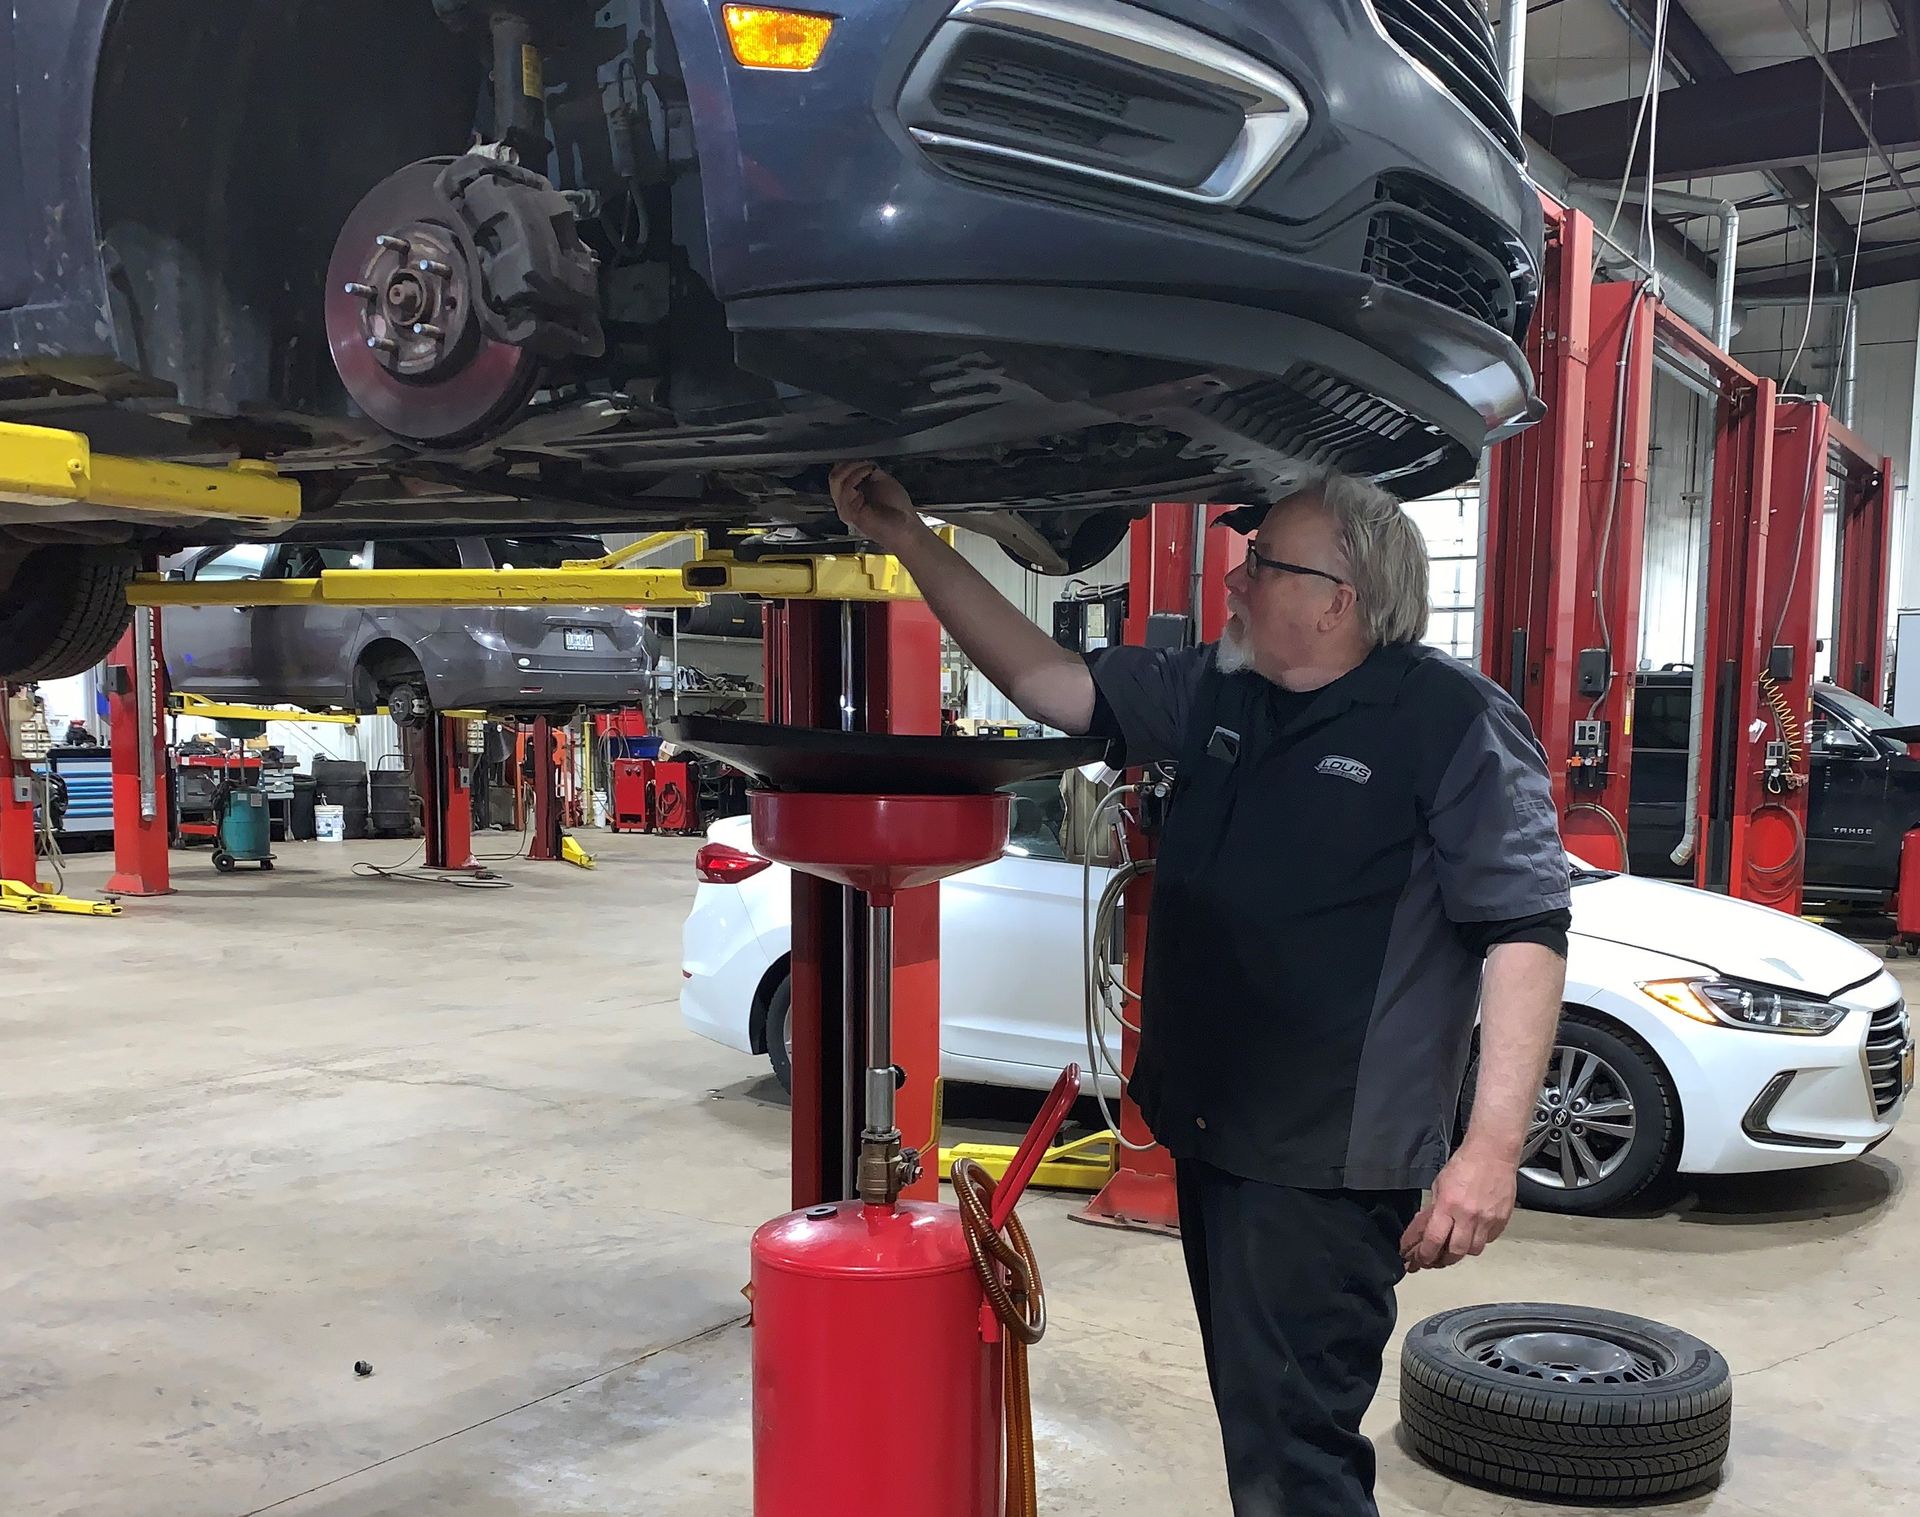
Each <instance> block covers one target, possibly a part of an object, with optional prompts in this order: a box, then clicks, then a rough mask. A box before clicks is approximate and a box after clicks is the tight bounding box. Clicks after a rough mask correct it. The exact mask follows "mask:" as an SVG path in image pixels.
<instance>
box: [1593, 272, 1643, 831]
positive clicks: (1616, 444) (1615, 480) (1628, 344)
mask: <svg viewBox="0 0 1920 1517" xmlns="http://www.w3.org/2000/svg"><path fill="white" fill-rule="evenodd" d="M1649 288H1650V286H1649V285H1648V284H1647V282H1645V281H1642V282H1641V283H1639V284H1637V285H1635V286H1634V290H1633V299H1632V300H1631V301H1629V302H1628V304H1627V321H1626V330H1625V332H1624V334H1623V335H1622V337H1621V341H1620V357H1619V360H1618V361H1617V362H1616V363H1615V364H1614V372H1613V467H1612V468H1611V469H1610V470H1609V471H1608V474H1607V505H1606V511H1605V514H1604V515H1603V517H1602V519H1601V528H1600V541H1599V543H1598V545H1597V546H1596V548H1595V551H1594V555H1593V600H1594V609H1595V612H1596V614H1597V615H1598V617H1599V621H1600V646H1601V647H1602V648H1603V649H1604V650H1605V651H1606V655H1607V678H1606V682H1605V683H1604V684H1603V685H1602V686H1601V687H1600V693H1599V694H1598V695H1596V696H1594V698H1593V704H1592V705H1590V706H1589V707H1588V708H1587V715H1588V717H1589V718H1591V717H1592V716H1593V715H1594V713H1595V712H1597V711H1598V710H1599V709H1600V705H1601V702H1603V701H1604V700H1606V698H1607V692H1608V691H1609V690H1610V689H1611V688H1612V686H1613V629H1612V628H1611V627H1609V626H1608V625H1607V596H1606V576H1607V558H1608V556H1609V555H1610V553H1611V552H1612V549H1613V523H1614V518H1615V516H1616V514H1617V512H1618V509H1619V505H1620V475H1621V472H1622V471H1623V470H1624V469H1625V467H1626V461H1627V458H1626V455H1627V387H1628V383H1629V380H1630V375H1629V373H1628V368H1627V359H1628V357H1629V355H1631V354H1632V352H1633V325H1634V322H1635V321H1636V320H1637V319H1638V317H1639V315H1640V303H1641V302H1642V301H1643V300H1645V299H1646V298H1647V293H1648V290H1649ZM1616 825H1617V824H1616ZM1623 857H1624V855H1623Z"/></svg>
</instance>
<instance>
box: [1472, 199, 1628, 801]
mask: <svg viewBox="0 0 1920 1517" xmlns="http://www.w3.org/2000/svg"><path fill="white" fill-rule="evenodd" d="M1545 205H1546V211H1547V256H1546V267H1545V270H1544V274H1543V279H1542V284H1541V295H1540V306H1539V310H1538V312H1537V314H1536V315H1535V316H1534V319H1533V326H1532V329H1531V330H1530V331H1529V333H1528V337H1527V361H1528V363H1529V364H1530V365H1531V367H1532V369H1533V372H1534V376H1535V382H1536V383H1537V384H1538V385H1539V388H1540V396H1541V399H1542V400H1543V401H1544V402H1545V403H1546V407H1547V417H1546V420H1544V421H1542V422H1541V423H1540V424H1539V425H1538V426H1535V427H1532V428H1529V429H1528V430H1527V431H1525V432H1522V433H1521V434H1520V435H1519V436H1518V437H1515V438H1513V439H1511V440H1510V441H1508V442H1504V443H1502V444H1501V445H1500V446H1499V447H1497V448H1495V449H1494V450H1493V451H1492V453H1490V454H1489V455H1488V459H1487V463H1488V489H1487V517H1486V537H1485V544H1484V547H1483V550H1482V553H1483V561H1484V563H1485V572H1484V575H1483V578H1484V580H1485V590H1484V592H1483V597H1484V605H1485V611H1484V613H1483V614H1482V616H1481V619H1480V667H1481V669H1482V670H1484V671H1485V672H1486V674H1487V675H1488V677H1490V678H1491V679H1494V680H1496V681H1498V682H1499V683H1500V684H1501V685H1502V686H1504V687H1505V689H1506V691H1507V693H1508V694H1509V695H1511V696H1512V697H1513V698H1514V700H1515V701H1517V702H1519V704H1520V706H1521V707H1522V709H1524V710H1525V711H1526V713H1527V718H1528V720H1530V721H1531V722H1532V723H1533V728H1534V731H1535V732H1536V733H1537V734H1538V735H1539V738H1540V741H1541V743H1542V744H1543V745H1544V746H1545V747H1546V750H1547V757H1548V760H1549V766H1550V771H1551V773H1552V775H1553V783H1554V795H1555V799H1556V802H1557V804H1558V805H1559V807H1560V808H1561V809H1562V810H1564V809H1565V807H1566V774H1567V761H1568V759H1569V758H1570V757H1571V753H1570V751H1569V748H1568V745H1569V743H1570V742H1571V741H1572V735H1573V712H1574V700H1573V650H1574V649H1575V647H1576V646H1577V643H1576V634H1575V631H1574V619H1575V614H1576V604H1577V603H1578V602H1579V601H1581V600H1583V599H1584V597H1582V596H1580V595H1579V594H1578V590H1577V584H1576V575H1575V573H1574V572H1573V567H1572V566H1573V565H1574V564H1575V562H1576V560H1577V558H1578V555H1579V551H1580V549H1579V544H1580V539H1581V530H1580V529H1581V525H1582V519H1581V507H1582V492H1581V473H1582V470H1583V469H1584V468H1585V466H1586V458H1587V451H1588V450H1587V447H1586V434H1585V430H1584V427H1583V426H1582V425H1581V423H1582V422H1583V421H1584V418H1585V416H1586V411H1587V382H1588V373H1589V369H1588V357H1589V348H1590V341H1591V327H1590V325H1589V322H1590V318H1591V316H1592V304H1593V223H1592V222H1590V221H1589V220H1588V219H1587V218H1586V217H1585V216H1583V215H1581V214H1580V212H1578V211H1573V210H1563V209H1562V208H1561V207H1560V206H1559V205H1557V204H1556V203H1555V202H1553V201H1551V200H1549V201H1546V202H1545ZM1609 377H1611V376H1609Z"/></svg>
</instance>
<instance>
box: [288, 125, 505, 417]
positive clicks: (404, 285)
mask: <svg viewBox="0 0 1920 1517" xmlns="http://www.w3.org/2000/svg"><path fill="white" fill-rule="evenodd" d="M449 161H451V160H447V159H426V160H423V161H422V162H419V163H412V164H408V165H407V167H405V168H403V169H401V170H399V171H398V172H397V173H395V174H392V175H390V176H389V177H387V178H386V179H384V180H382V181H381V182H380V183H379V184H377V185H375V186H374V187H373V188H372V189H371V190H369V191H368V192H367V194H366V196H365V198H363V199H362V200H361V202H360V204H359V205H358V206H356V207H355V208H354V210H353V213H352V214H351V215H350V216H348V218H347V220H346V224H345V225H344V226H343V227H342V228H341V231H340V236H339V239H338V241H337V242H336V243H335V244H334V251H333V259H332V262H331V263H330V264H329V265H328V268H327V295H326V302H327V304H326V319H327V341H328V344H329V346H330V347H331V349H332V352H333V363H334V367H335V368H336V369H337V370H338V371H339V373H340V379H341V382H342V383H343V384H345V386H346V389H347V393H348V395H350V396H351V397H352V398H353V401H354V403H355V404H356V405H358V406H359V407H360V409H361V410H363V411H364V412H366V414H367V416H368V417H369V418H370V419H372V420H373V421H374V422H376V423H377V424H378V425H380V426H381V427H383V428H385V429H386V430H387V431H388V432H391V433H393V434H394V435H395V436H396V437H400V438H403V439H405V440H406V441H408V442H412V443H415V444H418V445H420V446H424V447H457V446H461V445H463V444H467V443H472V442H475V441H478V440H480V439H482V438H484V437H487V436H489V435H492V434H493V433H495V432H497V431H499V430H500V428H501V427H503V426H505V425H506V424H507V423H508V422H509V421H511V420H512V418H513V417H514V415H515V414H516V413H517V412H518V411H519V410H520V409H521V408H522V407H523V406H524V405H525V404H526V402H527V400H528V398H529V397H530V396H531V395H532V393H533V388H534V384H535V381H536V379H537V377H538V370H539V360H538V358H537V357H536V355H534V354H533V353H531V352H529V351H528V350H527V349H526V348H523V347H517V346H515V345H513V344H511V343H506V342H501V341H499V340H498V339H497V338H494V337H489V336H488V335H487V333H486V332H485V331H484V330H483V327H482V312H481V310H480V305H481V300H480V275H479V273H478V270H479V267H480V263H479V260H478V258H477V257H475V256H474V252H473V249H472V248H471V247H470V245H469V243H468V240H467V238H466V235H465V233H464V232H463V231H462V230H460V229H459V226H458V222H459V217H458V216H457V214H456V213H455V212H454V210H453V208H452V206H451V205H450V204H449V203H448V201H447V199H446V196H445V195H444V194H443V193H442V191H441V188H440V179H441V174H442V171H443V170H444V169H445V167H446V165H447V163H448V162H449Z"/></svg>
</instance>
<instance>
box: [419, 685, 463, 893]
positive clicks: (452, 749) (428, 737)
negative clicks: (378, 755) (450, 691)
mask: <svg viewBox="0 0 1920 1517" xmlns="http://www.w3.org/2000/svg"><path fill="white" fill-rule="evenodd" d="M467 740H468V723H467V722H465V721H463V720H461V719H460V718H458V717H451V716H435V717H433V718H432V719H431V720H430V721H429V722H428V724H427V725H426V726H425V727H424V728H422V729H421V730H420V731H419V732H418V733H416V734H415V742H414V753H413V762H414V784H415V786H416V788H417V789H418V790H419V792H420V814H421V830H422V832H423V833H424V835H425V842H424V858H425V866H426V867H427V868H428V869H449V870H452V869H472V868H474V867H475V865H474V862H473V754H472V752H471V751H470V750H469V748H468V741H467Z"/></svg>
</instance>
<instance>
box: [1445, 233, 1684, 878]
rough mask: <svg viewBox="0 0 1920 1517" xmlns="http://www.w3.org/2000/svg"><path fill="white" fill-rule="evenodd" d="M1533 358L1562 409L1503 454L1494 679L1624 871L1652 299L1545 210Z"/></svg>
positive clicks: (1566, 794) (1490, 604)
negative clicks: (1610, 275) (1600, 273)
mask: <svg viewBox="0 0 1920 1517" xmlns="http://www.w3.org/2000/svg"><path fill="white" fill-rule="evenodd" d="M1547 211H1548V244H1547V247H1548V256H1547V267H1546V278H1545V283H1544V286H1543V291H1542V298H1541V307H1540V314H1539V315H1538V316H1537V317H1536V318H1535V320H1534V326H1533V335H1532V337H1531V339H1530V346H1529V356H1530V357H1531V358H1532V360H1533V362H1534V365H1535V370H1536V373H1537V374H1538V376H1539V379H1540V383H1541V385H1542V387H1543V393H1544V395H1545V398H1546V400H1547V404H1548V407H1549V415H1548V417H1547V419H1546V420H1545V421H1544V422H1542V423H1541V424H1540V425H1539V426H1538V427H1535V428H1533V429H1532V430H1531V431H1529V432H1526V433H1523V434H1522V435H1521V436H1519V437H1517V438H1515V439H1513V440H1511V441H1509V442H1506V443H1503V444H1501V445H1500V446H1499V447H1498V448H1496V449H1495V450H1494V452H1493V455H1492V460H1491V465H1490V466H1491V468H1492V471H1493V474H1492V481H1491V486H1492V487H1491V491H1490V501H1491V504H1490V508H1489V510H1488V514H1487V543H1486V552H1485V564H1486V571H1485V578H1486V585H1487V592H1486V595H1487V610H1486V614H1485V616H1484V617H1483V618H1482V621H1481V645H1480V662H1481V667H1482V668H1483V669H1485V670H1486V672H1487V673H1488V674H1489V675H1490V676H1491V677H1492V678H1494V679H1496V680H1498V681H1499V682H1500V683H1501V684H1502V685H1504V686H1505V687H1506V688H1507V689H1508V691H1509V692H1510V693H1511V694H1512V695H1513V696H1514V698H1515V699H1516V700H1517V701H1518V702H1519V703H1520V705H1521V707H1522V708H1523V709H1524V710H1525V711H1526V713H1527V716H1528V718H1529V719H1530V720H1531V721H1532V723H1533V726H1534V730H1535V732H1536V733H1537V734H1538V736H1539V738H1540V742H1541V745H1542V746H1543V747H1544V748H1545V749H1546V753H1547V762H1548V769H1549V772H1550V773H1551V774H1552V776H1553V785H1554V800H1555V804H1556V805H1557V807H1558V809H1559V812H1560V829H1561V833H1562V835H1563V836H1564V837H1565V838H1566V840H1567V845H1568V847H1570V848H1572V849H1573V850H1574V851H1575V852H1577V853H1579V854H1580V855H1581V856H1582V857H1584V858H1586V859H1587V860H1588V861H1589V862H1590V863H1593V864H1596V865H1599V866H1600V867H1602V868H1618V867H1621V866H1623V865H1624V864H1625V862H1626V827H1627V794H1628V790H1629V786H1630V782H1631V769H1632V744H1631V741H1630V738H1631V733H1632V712H1633V666H1634V664H1635V662H1636V658H1637V653H1638V648H1639V638H1640V578H1641V572H1642V563H1641V559H1642V554H1643V545H1644V541H1645V529H1646V510H1647V468H1648V460H1649V454H1650V447H1651V435H1650V434H1651V399H1652V391H1653V329H1654V310H1655V304H1656V303H1655V301H1654V299H1653V298H1652V297H1651V296H1650V295H1649V294H1648V293H1647V292H1646V289H1645V287H1644V286H1643V285H1638V284H1605V285H1595V284H1594V283H1593V282H1592V270H1593V226H1592V223H1591V222H1589V221H1588V220H1587V218H1586V217H1584V216H1582V215H1581V214H1580V213H1579V212H1577V211H1572V210H1563V209H1561V208H1560V207H1558V206H1556V205H1553V204H1552V203H1551V202H1549V203H1548V205H1547Z"/></svg>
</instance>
